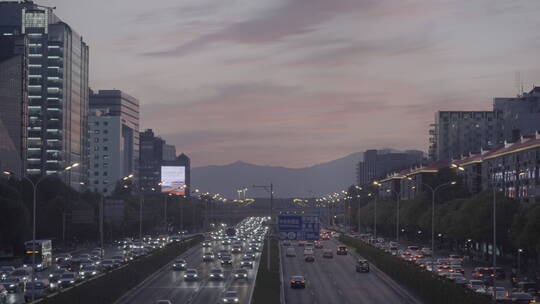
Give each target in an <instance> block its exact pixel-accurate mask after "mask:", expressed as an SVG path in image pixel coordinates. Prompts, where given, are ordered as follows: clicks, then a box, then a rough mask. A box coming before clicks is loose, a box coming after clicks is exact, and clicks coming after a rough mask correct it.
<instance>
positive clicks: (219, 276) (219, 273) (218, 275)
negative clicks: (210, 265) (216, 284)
mask: <svg viewBox="0 0 540 304" xmlns="http://www.w3.org/2000/svg"><path fill="white" fill-rule="evenodd" d="M223 279H225V274H224V273H223V270H221V269H219V268H214V269H212V270H210V280H215V281H221V280H223Z"/></svg>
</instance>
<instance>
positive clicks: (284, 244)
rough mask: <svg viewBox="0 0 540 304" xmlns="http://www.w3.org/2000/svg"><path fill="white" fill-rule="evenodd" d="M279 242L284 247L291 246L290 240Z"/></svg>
mask: <svg viewBox="0 0 540 304" xmlns="http://www.w3.org/2000/svg"><path fill="white" fill-rule="evenodd" d="M281 244H282V245H283V246H285V247H288V246H291V241H283V242H282V243H281Z"/></svg>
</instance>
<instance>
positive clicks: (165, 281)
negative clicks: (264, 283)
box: [116, 241, 260, 304]
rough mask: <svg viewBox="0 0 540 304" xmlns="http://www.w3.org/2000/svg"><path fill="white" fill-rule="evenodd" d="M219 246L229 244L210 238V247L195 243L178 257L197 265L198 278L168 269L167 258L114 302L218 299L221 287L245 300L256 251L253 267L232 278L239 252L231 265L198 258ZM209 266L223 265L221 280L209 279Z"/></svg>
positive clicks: (252, 279) (250, 287) (251, 282)
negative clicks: (245, 277)
mask: <svg viewBox="0 0 540 304" xmlns="http://www.w3.org/2000/svg"><path fill="white" fill-rule="evenodd" d="M221 249H230V246H228V245H226V246H224V245H221V242H220V241H212V248H203V247H202V246H201V245H197V246H196V247H193V248H191V249H190V250H188V251H187V252H185V253H184V254H183V255H181V256H180V257H179V258H182V259H185V260H186V262H187V268H195V269H197V271H198V274H199V278H200V279H199V280H198V281H195V282H186V281H184V277H183V275H184V271H175V270H172V263H173V261H171V263H169V264H168V265H167V266H166V267H164V268H162V269H160V270H159V271H157V272H156V273H155V274H154V275H152V276H151V277H149V278H148V279H147V280H146V281H144V282H143V283H141V284H140V285H139V286H137V287H135V288H134V289H133V290H132V291H131V292H129V293H128V294H126V295H125V296H124V297H122V298H121V299H119V300H118V301H117V302H116V304H128V303H134V304H136V303H155V302H156V301H157V300H169V301H171V302H172V303H201V304H205V303H218V302H219V301H220V300H221V297H220V296H221V294H222V293H223V292H224V291H225V290H235V291H237V292H238V298H239V303H249V299H250V296H251V293H252V291H253V287H254V283H255V278H256V276H257V267H258V265H259V259H260V254H257V256H256V261H255V262H254V265H253V269H247V270H248V280H247V281H244V280H237V281H235V280H234V277H233V275H232V272H233V270H235V269H239V268H240V259H241V254H233V255H232V256H233V265H232V266H224V267H221V265H220V263H219V260H218V259H217V258H216V259H215V260H214V261H212V262H203V261H202V255H203V252H208V251H213V252H214V253H216V252H217V251H219V250H221ZM213 268H223V272H224V280H223V281H211V280H210V279H209V272H210V270H211V269H213Z"/></svg>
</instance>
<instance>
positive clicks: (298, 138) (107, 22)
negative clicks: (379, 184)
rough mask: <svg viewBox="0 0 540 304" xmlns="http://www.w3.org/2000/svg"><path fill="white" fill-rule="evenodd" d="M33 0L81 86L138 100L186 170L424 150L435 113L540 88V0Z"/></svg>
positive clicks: (145, 124)
mask: <svg viewBox="0 0 540 304" xmlns="http://www.w3.org/2000/svg"><path fill="white" fill-rule="evenodd" d="M36 2H37V3H38V4H41V5H51V6H56V7H57V9H56V14H57V15H58V16H59V17H60V18H62V19H63V20H64V21H66V22H67V23H69V24H70V25H71V26H72V27H73V28H74V29H75V30H76V31H77V32H78V33H79V34H81V35H82V36H83V37H84V39H85V41H86V42H87V43H88V44H89V46H90V85H91V87H92V88H93V89H94V90H99V89H112V88H116V89H120V90H122V91H125V92H127V93H129V94H131V95H133V96H135V97H137V98H138V99H139V100H140V101H141V128H152V129H154V131H155V132H156V133H157V134H159V135H160V136H162V137H163V138H164V139H166V140H167V142H169V143H172V144H175V145H176V148H177V152H179V153H180V152H185V153H186V154H188V155H189V156H190V157H191V159H192V165H194V166H202V165H210V164H218V165H219V164H227V163H231V162H234V161H237V160H243V161H246V162H251V163H256V164H260V165H280V166H287V167H303V166H308V165H313V164H317V163H321V162H325V161H329V160H332V159H336V158H339V157H342V156H345V155H347V154H350V153H353V152H359V151H363V150H365V149H370V148H382V147H391V148H397V149H420V150H424V151H426V150H427V146H428V129H429V124H430V123H432V122H433V119H434V112H435V111H436V110H489V109H491V103H492V98H493V97H494V96H514V95H516V94H517V93H518V91H517V86H516V81H515V79H516V72H519V73H520V75H521V79H522V81H523V84H524V87H525V90H530V88H531V86H532V85H533V84H534V83H535V82H536V84H540V18H539V16H540V1H538V0H528V1H525V0H523V1H514V0H512V1H509V0H474V1H471V0H453V1H439V0H422V1H420V0H271V1H262V0H258V1H257V0H255V1H254V0H182V1H173V0H161V1H133V0H129V1H128V0H92V1H80V0H47V1H45V0H44V1H36Z"/></svg>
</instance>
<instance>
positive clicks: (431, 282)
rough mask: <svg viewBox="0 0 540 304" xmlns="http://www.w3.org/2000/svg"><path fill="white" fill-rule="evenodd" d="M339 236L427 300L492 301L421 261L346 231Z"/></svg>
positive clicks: (442, 302) (452, 303)
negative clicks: (403, 257)
mask: <svg viewBox="0 0 540 304" xmlns="http://www.w3.org/2000/svg"><path fill="white" fill-rule="evenodd" d="M339 240H340V241H341V242H342V243H344V244H346V245H347V246H350V247H354V248H355V249H356V251H357V252H358V253H359V254H360V255H361V256H362V257H364V258H365V259H367V260H368V261H370V262H371V263H372V264H374V265H375V266H377V267H378V268H379V269H380V270H382V271H383V272H384V273H386V274H387V275H388V276H390V277H391V278H392V279H393V280H395V281H396V282H398V283H399V284H401V285H402V286H405V287H406V288H408V289H409V290H411V291H412V292H413V293H415V295H417V296H418V297H419V298H421V299H422V300H423V301H424V302H425V303H438V304H456V303H467V304H489V303H490V302H491V299H490V298H489V297H488V296H485V295H480V294H477V293H475V292H474V291H471V290H469V289H466V288H463V287H460V286H458V285H456V284H455V283H453V282H452V281H450V280H448V279H446V278H442V277H440V276H439V275H438V274H433V273H432V272H431V271H427V270H424V269H421V268H420V267H418V266H417V265H415V264H413V263H411V262H407V261H404V260H402V259H400V258H398V257H395V256H393V255H391V254H389V253H387V252H385V251H384V250H381V249H379V248H375V247H373V246H370V245H368V244H366V243H364V242H363V241H361V240H358V239H354V238H351V237H348V236H344V235H342V236H341V237H340V238H339Z"/></svg>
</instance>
